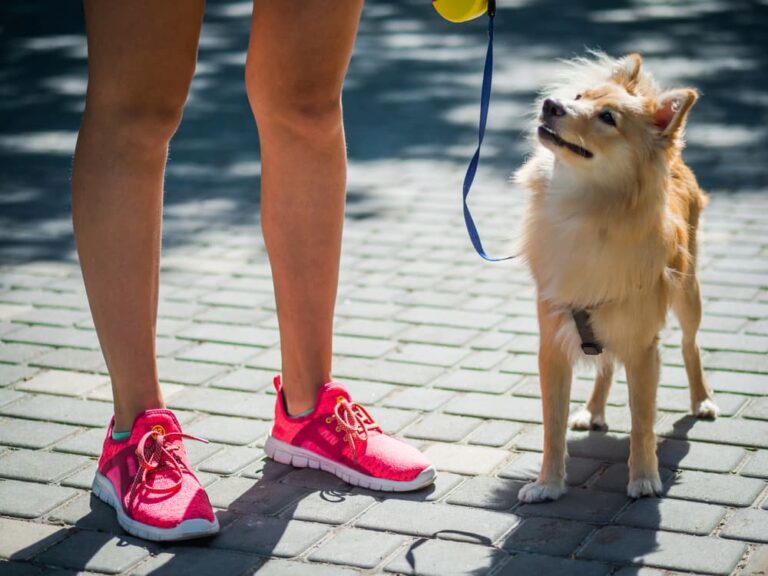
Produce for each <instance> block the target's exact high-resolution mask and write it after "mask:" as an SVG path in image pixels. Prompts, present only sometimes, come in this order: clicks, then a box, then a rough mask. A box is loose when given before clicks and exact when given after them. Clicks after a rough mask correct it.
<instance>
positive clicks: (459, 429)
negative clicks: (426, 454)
mask: <svg viewBox="0 0 768 576" xmlns="http://www.w3.org/2000/svg"><path fill="white" fill-rule="evenodd" d="M480 422H481V420H478V419H476V418H466V417H464V416H451V415H449V414H429V415H427V416H425V417H424V418H422V419H421V420H419V421H418V422H416V423H415V424H413V425H412V426H409V427H408V429H407V430H406V431H405V435H406V436H410V437H411V438H420V439H422V440H437V441H439V442H457V441H459V440H461V439H462V438H464V437H465V436H466V435H467V434H469V433H470V432H471V431H472V430H474V429H475V428H477V426H478V425H479V424H480Z"/></svg>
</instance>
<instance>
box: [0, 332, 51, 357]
mask: <svg viewBox="0 0 768 576" xmlns="http://www.w3.org/2000/svg"><path fill="white" fill-rule="evenodd" d="M14 332H15V331H14ZM50 350H51V348H49V347H48V346H36V345H32V344H0V362H8V363H11V364H23V363H24V362H28V361H30V360H31V359H32V358H34V357H35V356H41V355H42V354H44V353H45V352H49V351H50Z"/></svg>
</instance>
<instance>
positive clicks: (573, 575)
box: [498, 554, 609, 576]
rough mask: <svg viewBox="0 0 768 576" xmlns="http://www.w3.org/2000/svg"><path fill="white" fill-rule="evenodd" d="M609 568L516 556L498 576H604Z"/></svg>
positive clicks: (525, 555) (572, 561) (570, 561)
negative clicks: (560, 575) (558, 575)
mask: <svg viewBox="0 0 768 576" xmlns="http://www.w3.org/2000/svg"><path fill="white" fill-rule="evenodd" d="M608 570H609V567H608V566H607V565H606V564H601V563H598V562H584V561H583V560H574V559H572V558H567V559H566V558H552V557H550V556H542V555H540V554H517V555H516V556H513V557H512V558H511V559H510V561H509V562H508V563H507V564H505V565H504V568H502V570H501V571H500V572H499V573H498V574H499V576H539V575H540V574H568V576H604V575H605V574H608Z"/></svg>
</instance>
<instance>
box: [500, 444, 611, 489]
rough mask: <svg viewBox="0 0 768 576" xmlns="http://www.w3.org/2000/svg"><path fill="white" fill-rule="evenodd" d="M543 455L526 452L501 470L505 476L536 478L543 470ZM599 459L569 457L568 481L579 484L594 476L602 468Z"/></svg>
mask: <svg viewBox="0 0 768 576" xmlns="http://www.w3.org/2000/svg"><path fill="white" fill-rule="evenodd" d="M541 459H542V455H541V454H540V453H538V452H524V453H523V454H520V455H518V456H517V457H516V458H515V459H514V460H512V461H511V462H510V463H509V464H507V465H506V466H505V467H504V468H502V469H501V470H500V471H499V476H501V477H503V478H513V479H516V480H525V481H526V482H528V481H531V480H536V478H538V477H539V470H541ZM601 467H602V463H601V462H600V461H599V460H590V459H588V458H572V457H571V458H567V459H566V461H565V474H566V482H568V484H569V485H571V486H579V485H581V484H583V483H584V482H586V481H587V480H588V479H589V478H590V477H592V476H593V475H594V474H595V473H596V472H597V471H598V470H599V469H600V468H601Z"/></svg>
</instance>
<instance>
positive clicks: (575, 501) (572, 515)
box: [515, 488, 627, 524]
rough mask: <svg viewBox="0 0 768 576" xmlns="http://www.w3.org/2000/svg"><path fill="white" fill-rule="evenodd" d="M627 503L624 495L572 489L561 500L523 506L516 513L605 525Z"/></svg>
mask: <svg viewBox="0 0 768 576" xmlns="http://www.w3.org/2000/svg"><path fill="white" fill-rule="evenodd" d="M626 502H627V497H626V496H625V495H623V494H614V493H612V492H599V491H597V490H585V489H583V488H571V489H570V490H568V491H567V492H566V493H565V495H563V496H562V497H561V498H560V499H559V500H556V501H554V502H539V503H536V504H523V505H522V506H521V507H520V508H517V509H516V510H515V512H516V513H518V514H520V515H522V516H544V517H547V518H565V519H567V520H581V521H584V522H593V523H596V524H605V523H607V522H610V521H611V519H612V518H613V517H614V516H615V515H616V513H617V512H618V511H619V510H621V508H622V507H623V506H624V505H625V504H626Z"/></svg>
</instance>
